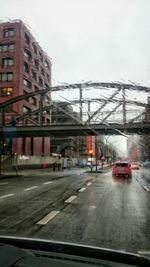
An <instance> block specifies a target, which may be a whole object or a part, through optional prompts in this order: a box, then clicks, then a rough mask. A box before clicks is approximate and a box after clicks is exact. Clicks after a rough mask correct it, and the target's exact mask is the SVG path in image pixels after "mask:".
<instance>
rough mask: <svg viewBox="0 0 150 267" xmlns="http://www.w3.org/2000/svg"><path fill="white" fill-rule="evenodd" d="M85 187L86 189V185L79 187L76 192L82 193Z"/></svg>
mask: <svg viewBox="0 0 150 267" xmlns="http://www.w3.org/2000/svg"><path fill="white" fill-rule="evenodd" d="M85 189H86V187H82V188H80V189H79V191H78V192H80V193H82V192H83V191H84V190H85Z"/></svg>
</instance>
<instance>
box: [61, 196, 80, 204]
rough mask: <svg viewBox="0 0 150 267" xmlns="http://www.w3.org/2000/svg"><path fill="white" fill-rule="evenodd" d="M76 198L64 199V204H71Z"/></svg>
mask: <svg viewBox="0 0 150 267" xmlns="http://www.w3.org/2000/svg"><path fill="white" fill-rule="evenodd" d="M76 197H77V196H71V197H69V198H68V199H66V200H65V201H64V202H66V203H71V202H72V201H73V200H74V199H75V198H76Z"/></svg>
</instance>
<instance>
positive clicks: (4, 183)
mask: <svg viewBox="0 0 150 267" xmlns="http://www.w3.org/2000/svg"><path fill="white" fill-rule="evenodd" d="M5 184H8V182H5V183H0V185H5Z"/></svg>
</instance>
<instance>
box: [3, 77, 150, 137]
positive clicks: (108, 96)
mask: <svg viewBox="0 0 150 267" xmlns="http://www.w3.org/2000/svg"><path fill="white" fill-rule="evenodd" d="M76 89H78V90H79V98H78V99H74V100H67V105H68V106H69V105H70V106H74V105H77V106H78V109H79V112H78V116H75V115H74V113H73V112H72V113H70V112H67V111H66V110H65V109H63V108H62V107H61V105H60V102H58V101H52V99H51V96H50V94H53V95H54V93H55V92H62V91H65V90H76ZM91 89H92V91H93V92H94V89H96V92H97V91H98V92H99V93H97V94H96V97H90V98H89V97H88V98H87V97H85V96H84V92H85V90H86V91H87V90H91ZM103 90H105V94H104V93H103V95H100V93H101V92H102V91H103ZM103 92H104V91H103ZM133 92H135V93H136V94H139V93H140V94H141V93H142V94H143V95H144V96H145V97H146V99H147V100H148V97H149V93H150V88H149V87H144V86H139V85H136V84H124V83H120V82H117V83H99V82H96V83H93V82H87V83H76V84H65V85H61V86H55V87H51V88H44V89H40V90H38V91H32V92H31V93H27V94H23V95H19V96H17V97H14V98H11V99H9V100H7V101H6V102H4V103H2V104H0V115H1V121H0V138H7V137H27V136H28V137H29V136H54V137H55V136H82V135H98V134H105V135H107V134H109V135H112V134H116V135H118V134H124V133H125V134H133V133H136V134H141V135H142V134H149V133H150V103H149V101H136V100H135V99H134V100H133V99H130V98H129V97H127V94H128V93H133ZM37 95H39V96H40V101H39V108H38V109H36V110H34V111H30V112H27V113H25V114H19V113H16V112H13V111H12V112H13V113H12V114H13V117H12V116H11V119H10V120H8V113H7V108H8V107H9V106H10V105H13V104H15V103H17V102H19V101H24V100H27V99H29V98H32V97H34V96H37ZM45 97H46V98H47V99H48V102H47V105H46V106H44V105H43V100H44V98H45ZM138 99H139V98H138ZM94 103H96V105H97V106H96V109H95V110H93V109H92V108H91V107H92V105H93V104H94ZM85 105H86V112H85V110H84V107H85ZM94 105H95V104H94ZM107 106H108V108H107ZM54 109H55V110H59V112H61V113H62V115H64V116H65V117H66V116H67V117H68V118H69V119H70V121H71V123H69V124H65V123H61V124H59V123H58V124H56V123H55V124H52V123H51V122H50V123H48V124H45V123H44V122H43V114H45V113H46V112H48V113H49V114H50V113H51V112H52V110H54ZM136 112H137V113H136ZM131 113H132V114H134V113H135V114H136V116H132V118H131V116H130V117H129V118H128V114H131ZM114 114H121V117H122V120H121V121H120V122H119V123H116V122H115V121H113V120H112V119H111V120H110V121H109V119H110V118H111V117H112V115H114ZM25 122H26V124H25Z"/></svg>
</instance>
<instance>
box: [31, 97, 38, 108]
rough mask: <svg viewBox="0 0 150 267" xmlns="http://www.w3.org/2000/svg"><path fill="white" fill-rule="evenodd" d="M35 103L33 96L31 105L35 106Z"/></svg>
mask: <svg viewBox="0 0 150 267" xmlns="http://www.w3.org/2000/svg"><path fill="white" fill-rule="evenodd" d="M36 104H37V101H36V98H35V97H34V96H33V97H32V105H33V106H36Z"/></svg>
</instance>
